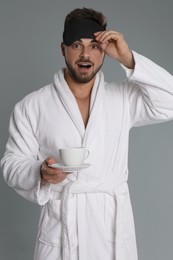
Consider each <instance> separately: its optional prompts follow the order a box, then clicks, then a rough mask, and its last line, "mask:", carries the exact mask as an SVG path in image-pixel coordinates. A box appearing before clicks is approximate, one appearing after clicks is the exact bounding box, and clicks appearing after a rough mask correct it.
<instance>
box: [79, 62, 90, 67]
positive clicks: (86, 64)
mask: <svg viewBox="0 0 173 260" xmlns="http://www.w3.org/2000/svg"><path fill="white" fill-rule="evenodd" d="M77 65H78V67H79V68H80V69H90V68H91V67H92V64H91V63H88V62H79V63H78V64H77Z"/></svg>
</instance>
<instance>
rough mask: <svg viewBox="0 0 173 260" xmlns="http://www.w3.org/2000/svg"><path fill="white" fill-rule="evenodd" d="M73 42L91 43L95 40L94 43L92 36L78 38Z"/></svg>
mask: <svg viewBox="0 0 173 260" xmlns="http://www.w3.org/2000/svg"><path fill="white" fill-rule="evenodd" d="M75 42H81V43H93V42H95V43H97V41H96V40H95V39H92V38H81V39H79V40H77V41H75ZM75 42H74V43H75ZM72 44H73V43H72Z"/></svg>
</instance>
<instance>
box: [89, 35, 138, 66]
mask: <svg viewBox="0 0 173 260" xmlns="http://www.w3.org/2000/svg"><path fill="white" fill-rule="evenodd" d="M94 35H95V36H96V41H98V42H99V43H100V46H101V48H102V49H103V51H104V52H105V54H106V55H108V56H109V57H111V58H114V59H116V60H118V61H119V62H120V63H121V64H123V65H124V66H125V67H127V68H129V69H134V66H135V62H134V58H133V54H132V51H131V50H130V49H129V46H128V44H127V42H126V41H125V39H124V36H123V34H122V33H120V32H116V31H111V30H108V31H103V32H96V33H94Z"/></svg>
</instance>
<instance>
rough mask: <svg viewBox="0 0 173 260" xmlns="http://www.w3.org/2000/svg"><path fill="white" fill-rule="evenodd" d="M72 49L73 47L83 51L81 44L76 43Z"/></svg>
mask: <svg viewBox="0 0 173 260" xmlns="http://www.w3.org/2000/svg"><path fill="white" fill-rule="evenodd" d="M72 47H73V48H74V49H81V44H79V43H74V44H73V45H72Z"/></svg>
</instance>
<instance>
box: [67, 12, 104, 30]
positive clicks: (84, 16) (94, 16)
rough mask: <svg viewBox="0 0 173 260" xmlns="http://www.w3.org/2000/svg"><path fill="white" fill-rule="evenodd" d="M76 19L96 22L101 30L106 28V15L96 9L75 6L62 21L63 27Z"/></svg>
mask: <svg viewBox="0 0 173 260" xmlns="http://www.w3.org/2000/svg"><path fill="white" fill-rule="evenodd" d="M76 20H91V21H94V22H96V23H98V24H99V25H100V26H101V27H102V28H103V30H106V26H107V20H106V17H105V16H104V15H103V14H102V13H101V12H98V11H95V10H94V9H91V8H85V7H83V8H76V9H74V10H73V11H71V12H70V13H69V14H67V16H66V18H65V22H64V29H66V27H67V26H68V25H69V24H71V23H72V22H74V21H76Z"/></svg>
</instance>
